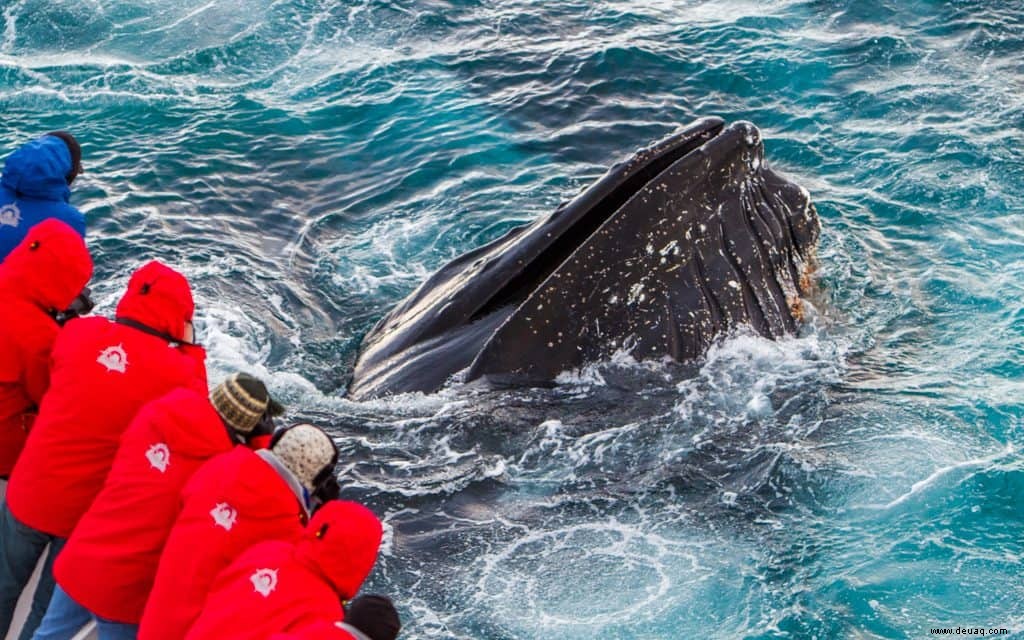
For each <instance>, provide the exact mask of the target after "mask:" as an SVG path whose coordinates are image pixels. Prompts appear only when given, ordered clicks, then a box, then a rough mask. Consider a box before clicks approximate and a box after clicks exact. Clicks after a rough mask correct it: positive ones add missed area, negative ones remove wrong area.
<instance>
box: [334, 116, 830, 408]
mask: <svg viewBox="0 0 1024 640" xmlns="http://www.w3.org/2000/svg"><path fill="white" fill-rule="evenodd" d="M818 233H819V224H818V218H817V212H816V211H815V209H814V206H813V204H812V203H811V201H810V196H809V195H808V193H807V191H806V190H805V189H803V188H802V187H800V186H798V185H796V184H794V183H792V182H790V181H788V180H787V179H785V178H784V177H782V176H780V175H778V174H776V173H775V172H773V171H772V170H771V169H769V168H768V167H767V164H766V163H765V162H764V146H763V144H762V141H761V136H760V132H759V131H758V130H757V128H756V127H754V126H753V125H752V124H749V123H744V122H737V123H733V124H731V125H728V126H726V124H725V122H724V121H723V120H722V119H720V118H703V119H701V120H698V121H696V122H695V123H693V124H691V125H689V126H687V127H685V128H683V129H681V130H679V131H678V132H676V133H675V134H673V135H672V136H670V137H669V138H667V139H665V140H663V141H661V142H659V143H657V144H655V145H653V146H651V147H649V148H646V149H643V150H641V151H638V152H637V153H636V154H634V155H633V156H632V157H631V158H630V159H629V160H627V161H625V162H622V163H619V164H617V165H615V166H613V167H612V168H611V169H610V170H609V171H608V172H607V173H606V174H605V175H604V176H603V177H601V178H600V179H599V180H597V181H596V182H595V183H594V184H592V185H591V186H590V187H588V188H587V189H585V190H584V191H582V192H581V193H580V194H579V195H577V196H576V197H575V198H573V199H572V200H571V201H570V202H568V203H564V204H563V205H561V206H560V207H559V208H558V209H557V210H556V211H555V212H554V213H552V214H551V215H549V216H545V217H544V218H541V219H539V220H537V221H536V222H533V223H531V224H527V225H524V226H521V227H517V228H515V229H512V230H511V231H509V232H508V233H507V234H506V235H505V236H503V237H501V238H498V239H497V240H494V241H493V242H491V243H490V244H487V245H485V246H483V247H479V248H477V249H474V250H472V251H469V252H468V253H465V254H463V255H462V256H459V257H458V258H455V259H454V260H452V261H451V262H449V263H448V264H446V265H444V266H443V267H441V268H440V269H439V270H438V271H437V272H436V273H434V274H433V275H432V276H431V277H430V278H428V279H427V281H426V282H424V283H423V284H422V285H421V286H420V287H419V288H418V289H417V290H416V291H415V292H413V293H412V294H411V295H410V296H408V297H407V298H406V299H405V300H403V301H402V302H401V303H399V304H398V305H397V306H396V307H395V308H394V309H393V310H392V311H391V312H390V313H389V314H388V315H387V316H386V317H385V318H383V319H381V321H380V322H378V323H377V325H376V326H375V327H374V328H373V329H372V330H371V331H370V333H369V334H367V336H366V337H365V338H364V340H363V346H362V349H361V352H360V355H359V358H358V359H357V361H356V366H355V370H354V371H353V377H352V382H351V384H350V385H349V389H348V393H349V396H350V397H352V398H355V399H360V398H372V397H379V396H383V395H389V394H394V393H405V392H410V391H424V392H433V391H436V390H438V389H440V388H441V387H443V386H444V385H445V383H447V382H448V380H449V379H451V377H452V376H453V375H454V374H456V373H458V372H463V373H464V377H465V379H466V380H474V379H477V378H485V379H487V380H490V381H492V382H495V383H498V384H545V383H546V382H550V381H552V380H554V379H555V378H556V377H557V376H558V375H559V374H560V373H561V372H563V371H566V370H570V369H574V368H576V367H578V366H580V365H582V364H583V363H585V362H592V361H596V360H602V359H604V358H607V357H610V355H611V353H613V352H614V351H615V350H616V349H618V348H619V346H621V345H624V344H629V345H631V348H632V349H633V351H631V353H632V354H633V355H634V357H636V358H638V359H642V358H659V357H666V356H667V357H671V358H673V359H676V360H688V359H692V358H695V357H699V356H700V355H702V354H703V353H704V351H705V350H706V349H707V348H708V347H709V346H710V344H711V343H712V341H713V340H714V339H715V338H716V336H718V335H720V334H722V333H723V332H726V331H729V330H731V329H732V328H734V327H737V326H739V325H749V326H751V327H752V328H753V329H754V330H755V331H756V332H758V333H760V334H761V335H764V336H766V337H777V336H781V335H784V334H786V333H792V332H793V331H794V330H795V329H796V327H797V323H798V322H799V320H800V315H801V307H800V305H801V304H802V303H801V296H802V295H803V294H804V293H805V292H806V290H807V286H808V285H807V282H806V280H807V278H806V277H805V274H806V272H807V270H808V268H809V266H810V262H811V256H813V253H814V247H815V245H816V243H817V239H818Z"/></svg>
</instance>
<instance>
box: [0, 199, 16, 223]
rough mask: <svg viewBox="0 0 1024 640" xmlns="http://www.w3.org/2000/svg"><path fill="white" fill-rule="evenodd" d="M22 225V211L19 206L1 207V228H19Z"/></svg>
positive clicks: (7, 205) (12, 204) (8, 205)
mask: <svg viewBox="0 0 1024 640" xmlns="http://www.w3.org/2000/svg"><path fill="white" fill-rule="evenodd" d="M20 225H21V209H19V208H18V205H16V204H14V203H13V202H12V203H11V204H5V205H4V206H2V207H0V227H17V226H20Z"/></svg>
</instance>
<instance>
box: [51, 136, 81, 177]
mask: <svg viewBox="0 0 1024 640" xmlns="http://www.w3.org/2000/svg"><path fill="white" fill-rule="evenodd" d="M46 135H48V136H53V137H54V138H60V139H61V140H63V141H64V144H66V145H67V146H68V153H70V154H71V171H69V172H68V174H67V176H66V177H65V179H66V180H67V181H68V184H71V183H72V182H74V181H75V178H77V177H78V174H80V173H82V145H80V144H78V140H76V139H75V136H73V135H71V134H70V133H68V132H67V131H51V132H50V133H48V134H46Z"/></svg>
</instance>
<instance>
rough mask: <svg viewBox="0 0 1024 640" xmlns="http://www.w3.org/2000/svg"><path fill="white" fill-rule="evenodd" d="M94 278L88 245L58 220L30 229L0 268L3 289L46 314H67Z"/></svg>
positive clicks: (0, 283) (51, 220)
mask: <svg viewBox="0 0 1024 640" xmlns="http://www.w3.org/2000/svg"><path fill="white" fill-rule="evenodd" d="M91 277H92V258H90V257H89V250H88V249H86V248H85V241H84V240H82V237H81V236H80V235H78V233H77V232H75V231H74V230H73V229H72V228H71V227H69V226H68V225H66V224H64V223H63V222H61V221H59V220H55V219H49V220H45V221H43V222H41V223H39V224H37V225H36V226H34V227H32V228H31V229H29V232H28V235H26V236H25V239H24V240H22V242H21V244H19V245H18V246H17V247H15V249H14V251H11V253H10V254H9V255H8V256H7V258H6V259H5V260H4V261H3V263H2V264H0V289H3V290H4V291H9V292H11V293H12V294H13V295H14V296H16V297H18V298H22V299H24V300H28V301H30V302H31V303H32V304H34V305H37V306H39V307H40V308H42V310H43V311H51V310H54V311H63V310H65V309H67V308H68V306H69V305H70V304H71V301H72V300H74V299H75V297H76V296H77V295H78V294H79V293H81V292H82V289H83V288H84V287H85V285H86V283H87V282H89V278H91Z"/></svg>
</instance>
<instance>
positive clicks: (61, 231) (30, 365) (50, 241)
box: [0, 220, 92, 484]
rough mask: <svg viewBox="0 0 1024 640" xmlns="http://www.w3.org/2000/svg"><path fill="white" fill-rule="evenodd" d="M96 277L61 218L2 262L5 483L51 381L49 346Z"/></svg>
mask: <svg viewBox="0 0 1024 640" xmlns="http://www.w3.org/2000/svg"><path fill="white" fill-rule="evenodd" d="M91 277H92V259H91V258H90V257H89V251H88V249H86V247H85V241H84V240H82V237H81V236H79V235H78V234H77V233H75V232H74V231H73V230H72V229H71V228H70V227H69V226H67V225H66V224H64V223H63V222H61V221H59V220H47V221H45V222H43V223H41V224H39V225H38V226H36V227H34V228H33V229H32V230H31V231H29V232H28V234H27V235H26V237H25V240H24V241H23V242H22V243H21V244H20V245H18V247H17V248H16V249H15V250H14V251H12V252H11V254H10V255H9V256H8V257H7V259H6V260H4V261H3V263H0V298H2V299H3V301H4V312H5V313H4V315H5V322H4V324H3V328H2V329H0V483H4V484H6V480H7V477H8V476H10V475H11V470H13V469H14V463H15V461H16V460H17V459H18V455H19V454H20V453H21V450H22V448H23V447H24V446H25V439H26V437H27V436H28V431H29V429H30V428H31V426H32V421H33V419H34V418H35V413H36V411H37V409H38V407H39V404H40V403H41V402H42V399H43V394H44V393H45V392H46V389H47V387H49V385H50V350H51V349H52V348H53V343H54V341H55V340H56V339H57V332H58V330H59V329H60V325H59V324H58V323H57V318H56V315H57V310H58V309H66V308H67V307H68V306H69V305H70V304H71V302H72V301H73V300H74V299H75V297H76V296H78V294H79V292H81V291H82V289H83V288H84V287H85V285H86V283H87V282H88V281H89V278H91Z"/></svg>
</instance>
